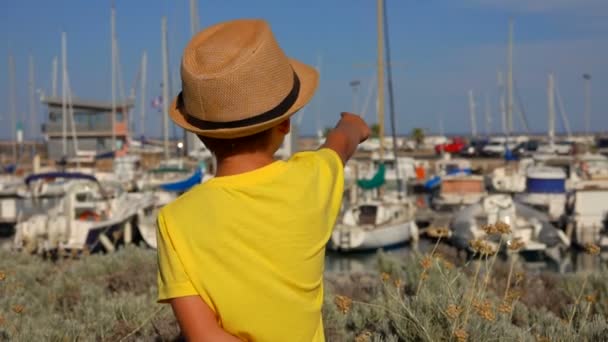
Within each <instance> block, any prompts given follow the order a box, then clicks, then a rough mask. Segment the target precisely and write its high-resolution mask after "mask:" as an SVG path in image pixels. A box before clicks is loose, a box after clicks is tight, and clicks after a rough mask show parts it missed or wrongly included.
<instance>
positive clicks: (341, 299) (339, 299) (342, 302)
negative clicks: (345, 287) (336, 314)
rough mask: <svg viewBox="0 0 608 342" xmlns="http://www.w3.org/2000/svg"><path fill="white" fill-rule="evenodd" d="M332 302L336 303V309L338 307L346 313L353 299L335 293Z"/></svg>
mask: <svg viewBox="0 0 608 342" xmlns="http://www.w3.org/2000/svg"><path fill="white" fill-rule="evenodd" d="M334 303H335V304H336V306H337V307H338V309H340V311H342V313H343V314H346V313H348V311H349V310H350V308H351V306H352V305H353V300H352V299H350V298H348V297H347V296H340V295H337V296H336V297H335V298H334Z"/></svg>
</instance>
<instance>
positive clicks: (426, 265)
mask: <svg viewBox="0 0 608 342" xmlns="http://www.w3.org/2000/svg"><path fill="white" fill-rule="evenodd" d="M432 264H433V260H432V259H431V257H430V256H428V255H427V256H425V257H424V258H423V259H422V260H420V265H421V266H422V268H423V269H425V270H428V269H429V268H431V265H432Z"/></svg>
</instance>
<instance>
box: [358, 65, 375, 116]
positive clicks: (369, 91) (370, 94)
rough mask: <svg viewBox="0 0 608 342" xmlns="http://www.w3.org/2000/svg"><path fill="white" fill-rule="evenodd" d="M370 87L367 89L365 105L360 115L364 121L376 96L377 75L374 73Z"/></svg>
mask: <svg viewBox="0 0 608 342" xmlns="http://www.w3.org/2000/svg"><path fill="white" fill-rule="evenodd" d="M369 82H370V83H369V87H368V88H367V97H366V98H365V102H364V103H363V107H361V111H360V113H361V114H360V115H361V117H362V118H363V119H365V117H366V116H367V110H368V108H369V102H370V101H371V99H372V97H373V95H374V84H376V73H375V72H374V73H372V77H371V78H370V81H369Z"/></svg>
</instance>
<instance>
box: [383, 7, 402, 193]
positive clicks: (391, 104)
mask: <svg viewBox="0 0 608 342" xmlns="http://www.w3.org/2000/svg"><path fill="white" fill-rule="evenodd" d="M383 10H384V11H383V15H385V16H386V12H387V11H386V2H385V3H384V4H383ZM383 19H384V38H385V43H386V67H387V73H386V75H387V77H388V104H389V110H390V115H391V116H390V120H391V133H392V137H393V139H392V140H393V154H394V155H395V176H396V178H397V194H398V196H399V197H401V194H402V192H403V181H402V179H401V177H399V159H398V158H397V122H396V118H395V101H394V96H393V76H392V75H393V73H392V71H391V69H390V68H391V49H390V47H391V46H390V39H388V33H389V30H388V18H387V17H385V18H383ZM380 146H382V144H381V145H380Z"/></svg>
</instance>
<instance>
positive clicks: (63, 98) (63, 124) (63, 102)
mask: <svg viewBox="0 0 608 342" xmlns="http://www.w3.org/2000/svg"><path fill="white" fill-rule="evenodd" d="M67 44H68V43H67V35H66V33H65V32H62V33H61V147H62V152H63V155H62V156H63V158H66V157H67V155H68V140H67V139H68V138H67V130H68V128H67V96H68V90H67V85H68V84H67V83H68V82H67V76H68V72H67V64H68V57H67V49H68V48H67Z"/></svg>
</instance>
